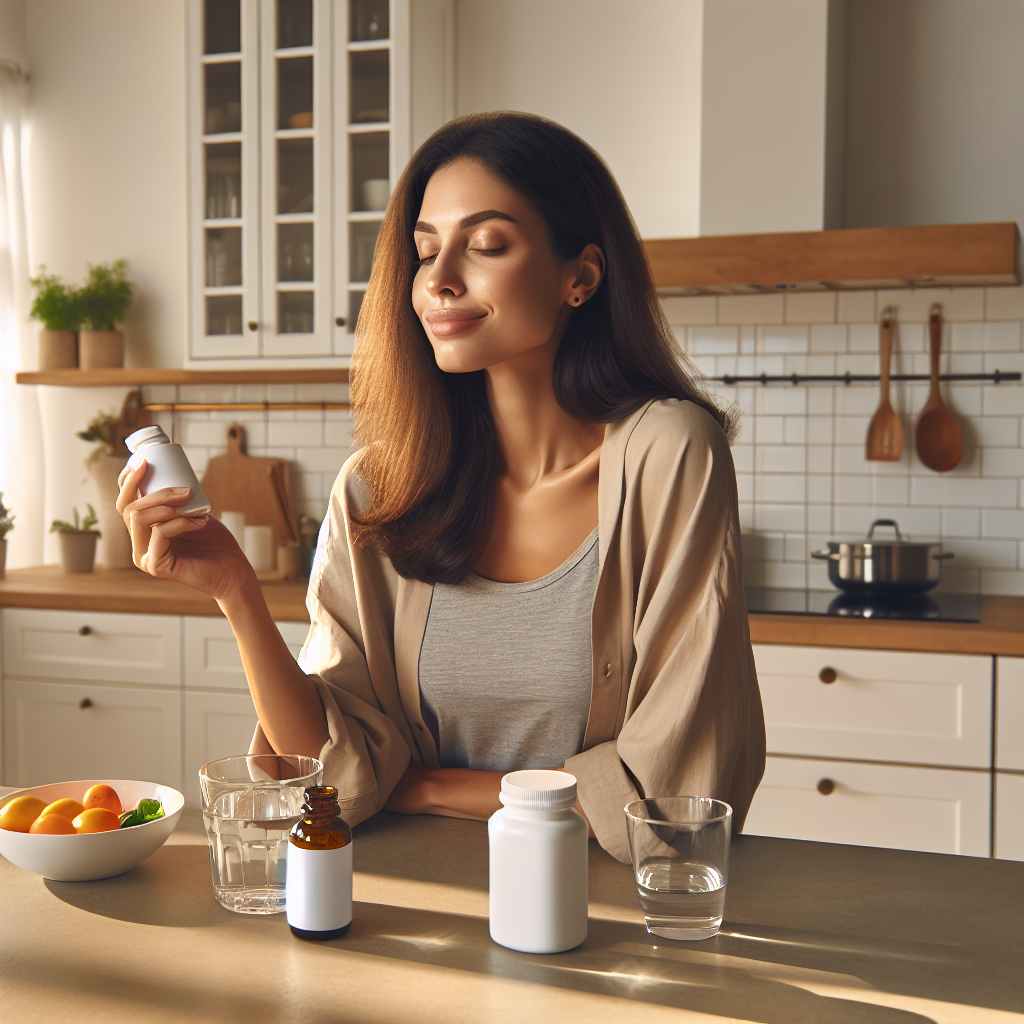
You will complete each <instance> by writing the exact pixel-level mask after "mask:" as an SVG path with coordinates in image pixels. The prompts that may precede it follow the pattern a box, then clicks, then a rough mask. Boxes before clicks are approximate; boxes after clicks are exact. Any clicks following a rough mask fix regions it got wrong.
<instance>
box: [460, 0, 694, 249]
mask: <svg viewBox="0 0 1024 1024" xmlns="http://www.w3.org/2000/svg"><path fill="white" fill-rule="evenodd" d="M702 8H703V0H458V6H457V9H456V12H457V13H456V18H457V21H456V25H457V29H456V31H457V41H456V60H457V69H456V83H457V84H456V110H457V112H458V113H459V114H470V113H477V112H480V111H487V110H524V111H527V112H529V113H533V114H541V115H543V116H545V117H550V118H552V119H553V120H555V121H558V122H559V123H561V124H563V125H565V126H566V127H567V128H570V129H571V130H572V131H574V132H576V133H577V134H578V135H580V136H581V137H582V138H583V139H585V140H586V141H587V142H588V143H589V144H590V145H591V146H593V147H594V148H595V149H596V150H597V151H598V153H600V154H601V156H603V157H604V159H605V161H606V162H607V163H608V166H609V167H610V168H611V170H612V173H613V174H614V175H615V177H616V179H617V181H618V183H619V187H620V188H621V189H622V191H623V194H624V195H625V197H626V202H627V203H628V204H629V207H630V210H632V213H633V217H634V219H635V220H636V223H637V226H638V227H639V229H640V233H641V234H642V235H643V236H644V237H645V238H664V237H672V236H680V235H695V234H697V232H698V226H699V201H700V198H699V197H700V77H701V12H702Z"/></svg>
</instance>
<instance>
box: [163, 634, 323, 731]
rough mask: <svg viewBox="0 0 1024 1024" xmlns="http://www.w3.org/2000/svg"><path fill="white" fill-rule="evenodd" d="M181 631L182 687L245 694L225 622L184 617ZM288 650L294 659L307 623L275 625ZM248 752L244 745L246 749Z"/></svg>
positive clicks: (239, 664) (239, 663)
mask: <svg viewBox="0 0 1024 1024" xmlns="http://www.w3.org/2000/svg"><path fill="white" fill-rule="evenodd" d="M182 621H183V623H184V627H183V628H184V630H185V685H186V686H190V687H193V686H194V687H199V688H203V689H216V690H248V688H249V684H248V683H247V682H246V680H245V671H244V669H243V668H242V656H241V654H239V651H238V643H237V642H236V640H235V635H234V633H232V632H231V626H230V625H228V620H227V619H221V618H211V617H208V616H197V615H188V616H186V617H185V618H184V619H183V620H182ZM276 625H277V628H278V630H279V631H280V633H281V635H282V636H283V637H284V641H285V643H286V644H287V645H288V650H290V651H291V652H292V655H293V656H294V657H296V658H297V657H298V655H299V651H300V650H301V649H302V645H303V644H304V643H305V642H306V634H307V633H308V632H309V623H308V622H278V623H276ZM246 748H247V749H248V744H247V745H246Z"/></svg>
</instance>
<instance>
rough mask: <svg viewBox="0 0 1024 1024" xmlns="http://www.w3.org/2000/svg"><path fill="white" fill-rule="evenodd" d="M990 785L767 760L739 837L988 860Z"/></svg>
mask: <svg viewBox="0 0 1024 1024" xmlns="http://www.w3.org/2000/svg"><path fill="white" fill-rule="evenodd" d="M825 783H831V784H832V789H831V791H828V787H827V785H825ZM991 785H992V783H991V775H990V774H989V773H987V772H970V771H955V770H950V769H946V768H911V767H905V766H903V765H881V764H857V763H855V762H849V761H819V760H810V759H806V760H805V759H803V758H788V757H786V758H784V757H769V758H768V760H767V764H766V766H765V772H764V778H763V779H762V780H761V785H760V786H759V787H758V790H757V793H756V794H755V795H754V802H753V803H752V804H751V807H750V813H749V814H748V816H747V820H746V824H745V825H744V827H743V831H744V832H747V833H749V834H751V835H759V836H777V837H779V838H781V839H811V840H814V841H816V842H820V843H845V844H848V845H852V846H884V847H890V848H892V849H897V850H923V851H925V852H926V853H962V854H969V855H970V856H973V857H988V856H990V854H989V847H990V834H989V829H990V823H991V802H992V798H991ZM819 786H821V789H820V790H819ZM823 791H824V792H827V795H824V793H823Z"/></svg>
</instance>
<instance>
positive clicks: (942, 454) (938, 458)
mask: <svg viewBox="0 0 1024 1024" xmlns="http://www.w3.org/2000/svg"><path fill="white" fill-rule="evenodd" d="M928 326H929V328H930V330H931V336H932V390H931V393H930V394H929V395H928V401H927V402H925V405H924V408H923V409H922V410H921V415H920V416H919V417H918V420H917V432H916V440H917V454H918V457H919V458H920V459H921V461H922V462H923V463H924V464H925V465H926V466H927V467H928V468H929V469H934V470H935V472H936V473H946V472H948V471H949V470H951V469H952V468H953V467H954V466H955V465H957V463H958V462H959V461H960V459H961V458H963V454H964V433H963V431H962V430H961V429H960V424H959V423H957V421H956V417H955V416H954V415H953V414H952V413H951V412H950V411H949V409H947V408H946V403H945V402H943V401H942V395H940V394H939V353H940V351H941V349H942V307H941V306H939V305H935V306H932V309H931V316H929V318H928Z"/></svg>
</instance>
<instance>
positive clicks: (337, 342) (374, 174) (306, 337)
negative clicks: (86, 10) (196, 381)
mask: <svg viewBox="0 0 1024 1024" xmlns="http://www.w3.org/2000/svg"><path fill="white" fill-rule="evenodd" d="M453 43H454V0H189V32H188V50H189V76H188V79H189V122H190V127H189V142H190V155H189V186H190V188H189V191H190V200H189V205H190V217H189V219H190V226H191V257H192V259H191V272H190V278H191V281H190V291H191V295H192V316H191V318H190V319H191V343H190V348H189V355H190V358H191V359H194V360H205V359H267V358H272V359H277V360H287V361H290V360H293V359H295V358H297V357H302V358H306V359H308V358H320V359H322V360H327V359H331V358H334V357H338V356H349V355H351V352H352V337H353V334H352V332H353V330H354V328H355V322H356V318H357V316H358V312H359V306H360V303H361V301H362V295H363V292H364V291H365V289H366V282H367V279H368V278H369V273H370V265H371V263H372V260H373V251H374V243H375V241H376V238H377V232H378V230H379V228H380V224H381V221H382V219H383V215H384V207H385V206H386V204H387V200H388V197H389V195H390V191H391V189H392V188H393V186H394V183H395V180H396V177H397V176H398V174H400V173H401V171H402V169H403V167H404V166H405V164H406V162H407V161H408V159H409V155H410V153H411V151H412V149H413V148H414V147H415V146H416V145H418V144H419V143H420V142H421V141H422V140H423V139H424V138H426V136H427V135H429V134H430V133H431V132H432V131H433V130H434V129H436V128H438V127H440V125H441V124H443V123H444V122H445V121H446V120H448V119H449V118H451V117H452V116H453V113H454V89H453V84H454V70H453V69H454V61H453V56H454V54H453V49H454V46H453Z"/></svg>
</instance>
